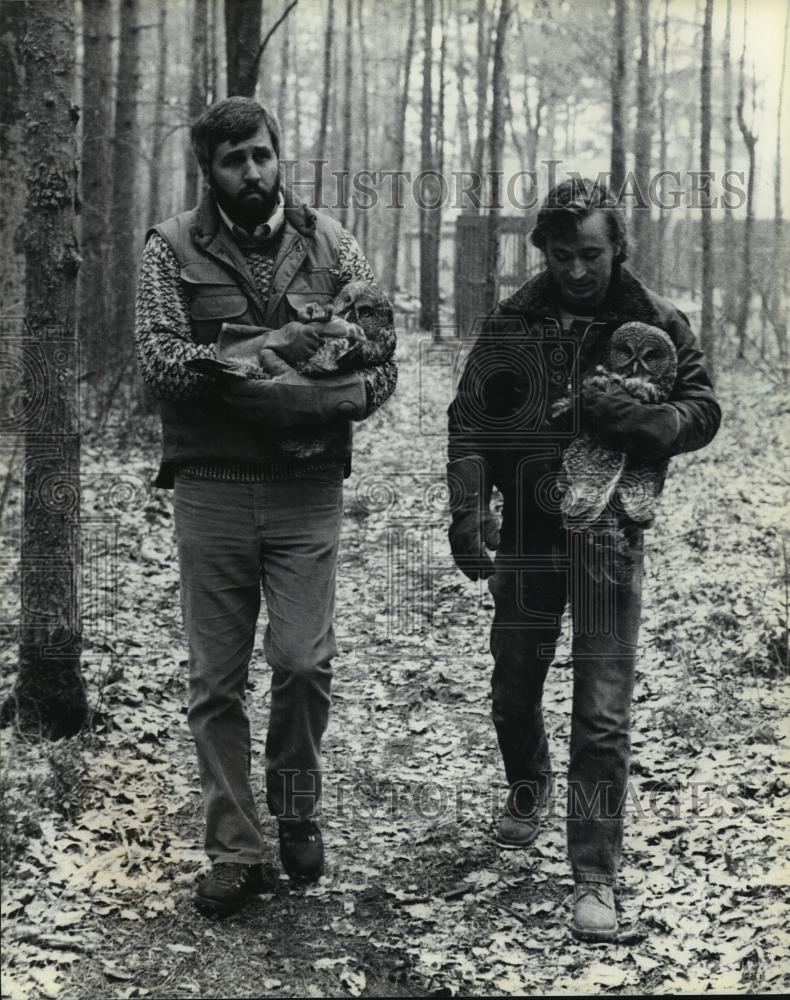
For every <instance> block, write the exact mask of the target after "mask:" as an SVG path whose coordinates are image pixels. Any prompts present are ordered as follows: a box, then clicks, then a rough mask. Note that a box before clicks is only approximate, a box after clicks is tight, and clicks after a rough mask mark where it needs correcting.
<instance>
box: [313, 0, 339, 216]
mask: <svg viewBox="0 0 790 1000" xmlns="http://www.w3.org/2000/svg"><path fill="white" fill-rule="evenodd" d="M334 24H335V0H328V2H327V11H326V28H325V29H324V73H323V80H324V89H323V91H322V92H321V121H320V124H319V126H318V146H317V149H316V159H317V160H318V174H317V175H316V181H315V205H316V208H322V207H323V194H324V161H325V160H326V149H327V136H328V133H329V99H330V97H331V94H332V36H333V33H334Z"/></svg>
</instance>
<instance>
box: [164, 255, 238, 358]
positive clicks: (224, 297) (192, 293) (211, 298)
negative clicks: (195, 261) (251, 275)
mask: <svg viewBox="0 0 790 1000" xmlns="http://www.w3.org/2000/svg"><path fill="white" fill-rule="evenodd" d="M207 279H208V280H207ZM211 279H213V280H211ZM181 280H182V281H183V282H184V287H185V288H186V292H187V296H188V298H189V316H190V319H191V320H192V334H193V336H194V338H195V340H196V341H197V342H198V343H200V344H212V343H214V341H216V339H217V337H218V336H219V331H220V328H221V326H222V324H223V323H230V322H239V321H240V320H241V318H242V317H243V316H244V315H245V314H246V313H247V312H248V310H249V304H248V302H247V297H246V296H245V295H244V293H243V292H242V291H241V289H240V288H239V287H238V285H236V284H234V283H233V282H232V281H230V280H227V279H226V280H224V281H218V280H217V274H216V272H214V273H211V274H207V273H205V272H204V271H203V270H202V269H196V268H195V267H194V266H190V267H185V268H183V269H182V271H181Z"/></svg>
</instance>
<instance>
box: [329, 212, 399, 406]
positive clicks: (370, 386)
mask: <svg viewBox="0 0 790 1000" xmlns="http://www.w3.org/2000/svg"><path fill="white" fill-rule="evenodd" d="M337 279H338V292H339V291H340V290H341V289H342V288H344V287H345V286H346V285H348V284H349V283H350V282H352V281H365V282H367V283H368V284H370V285H375V286H377V287H378V283H377V281H376V277H375V275H374V274H373V268H372V267H371V266H370V264H369V263H368V261H367V259H366V258H365V255H364V254H363V253H362V250H361V249H360V246H359V244H358V243H357V241H356V240H355V239H354V237H353V236H352V235H351V233H349V232H348V231H347V230H346V229H344V230H343V231H342V233H341V236H340V245H339V249H338V261H337ZM395 344H396V336H395V324H394V322H393V323H391V324H390V325H389V326H387V327H386V328H385V329H384V330H382V331H380V333H379V336H378V348H379V350H378V352H377V353H378V355H379V358H380V359H381V360H380V361H379V362H378V363H376V364H373V365H367V366H365V367H364V368H360V369H359V374H360V375H361V376H362V380H363V382H364V383H365V396H366V399H367V407H366V413H365V417H369V416H370V415H371V413H374V412H375V411H376V410H377V409H378V408H379V407H380V406H381V405H382V403H384V402H386V400H387V399H389V397H390V396H391V395H392V393H393V391H394V389H395V386H396V384H397V381H398V366H397V363H396V361H395V358H394V355H395ZM362 419H364V417H363V418H362Z"/></svg>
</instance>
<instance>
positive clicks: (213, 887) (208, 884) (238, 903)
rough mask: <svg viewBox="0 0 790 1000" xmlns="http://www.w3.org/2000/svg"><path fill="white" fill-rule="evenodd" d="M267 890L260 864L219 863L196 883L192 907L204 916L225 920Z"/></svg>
mask: <svg viewBox="0 0 790 1000" xmlns="http://www.w3.org/2000/svg"><path fill="white" fill-rule="evenodd" d="M266 889H267V886H266V884H265V880H264V877H263V868H262V866H261V865H242V864H237V863H236V862H234V861H219V862H218V863H217V864H215V865H214V866H213V867H212V869H211V871H210V872H209V874H208V875H206V876H204V877H203V878H202V879H201V880H200V881H199V882H198V885H197V889H196V890H195V897H194V900H195V906H196V907H197V909H198V910H200V912H201V913H204V914H206V915H207V916H213V917H227V916H229V915H230V914H231V913H235V912H236V911H237V910H240V909H241V908H242V906H244V904H245V903H246V902H247V900H248V899H251V898H252V897H253V896H256V895H257V894H258V893H259V892H265V891H266Z"/></svg>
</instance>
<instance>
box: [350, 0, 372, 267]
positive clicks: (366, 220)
mask: <svg viewBox="0 0 790 1000" xmlns="http://www.w3.org/2000/svg"><path fill="white" fill-rule="evenodd" d="M362 8H363V0H357V37H358V40H359V65H360V69H361V73H360V76H361V85H362V86H361V95H360V96H361V104H362V166H363V168H364V169H365V170H370V167H371V163H370V100H369V95H370V89H371V88H370V72H369V69H370V67H369V60H368V49H367V42H366V39H365V18H364V16H363V9H362ZM359 223H361V225H360V224H359ZM354 229H355V232H356V231H357V230H359V231H360V237H361V239H362V246H363V247H365V248H367V245H368V236H369V232H370V212H369V210H368V209H366V208H362V209H361V210H360V211H358V212H357V215H356V216H355V217H354Z"/></svg>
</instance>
